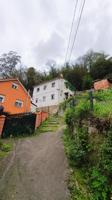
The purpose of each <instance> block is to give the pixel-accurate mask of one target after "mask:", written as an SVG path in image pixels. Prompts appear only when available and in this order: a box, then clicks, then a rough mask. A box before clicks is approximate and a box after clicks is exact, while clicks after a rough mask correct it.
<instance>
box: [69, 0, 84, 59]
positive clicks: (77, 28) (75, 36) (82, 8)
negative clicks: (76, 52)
mask: <svg viewBox="0 0 112 200" xmlns="http://www.w3.org/2000/svg"><path fill="white" fill-rule="evenodd" d="M85 2H86V0H84V1H83V4H82V7H81V12H80V16H79V21H78V24H77V27H76V32H75V35H74V40H73V44H72V47H71V51H70V56H69V59H68V62H70V60H71V56H72V52H73V48H74V45H75V42H76V38H77V34H78V30H79V26H80V22H81V18H82V14H83V10H84V6H85Z"/></svg>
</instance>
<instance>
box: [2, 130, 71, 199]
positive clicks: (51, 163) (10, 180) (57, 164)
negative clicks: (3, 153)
mask: <svg viewBox="0 0 112 200" xmlns="http://www.w3.org/2000/svg"><path fill="white" fill-rule="evenodd" d="M61 136H62V130H59V131H57V132H56V133H44V134H41V135H40V136H35V137H32V138H26V139H20V140H18V141H17V142H16V145H15V150H14V152H13V153H12V155H11V156H10V159H8V163H7V166H4V167H5V168H4V170H2V171H3V172H2V175H1V174H0V175H1V177H0V178H1V179H0V200H68V199H69V192H68V189H67V181H66V180H67V176H68V175H67V174H68V170H67V169H68V164H67V159H66V156H65V154H64V147H63V144H62V141H61ZM2 167H3V166H2Z"/></svg>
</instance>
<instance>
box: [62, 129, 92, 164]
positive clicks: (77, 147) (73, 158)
mask: <svg viewBox="0 0 112 200" xmlns="http://www.w3.org/2000/svg"><path fill="white" fill-rule="evenodd" d="M64 142H65V147H66V148H65V150H66V153H67V156H68V158H69V160H70V163H71V165H72V166H78V167H82V165H85V164H86V163H87V158H88V153H89V151H90V146H89V145H88V132H87V130H86V129H79V128H78V129H77V130H76V132H75V134H74V137H73V138H71V137H70V136H69V131H65V136H64Z"/></svg>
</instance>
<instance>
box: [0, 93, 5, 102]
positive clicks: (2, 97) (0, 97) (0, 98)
mask: <svg viewBox="0 0 112 200" xmlns="http://www.w3.org/2000/svg"><path fill="white" fill-rule="evenodd" d="M4 98H5V97H4V96H2V95H0V103H3V102H4Z"/></svg>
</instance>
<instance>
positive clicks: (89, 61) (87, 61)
mask: <svg viewBox="0 0 112 200" xmlns="http://www.w3.org/2000/svg"><path fill="white" fill-rule="evenodd" d="M107 57H108V55H107V54H105V53H104V52H94V51H92V50H89V51H88V52H87V53H86V54H85V55H84V56H81V57H79V58H78V59H77V62H78V64H79V65H80V66H82V67H84V68H85V69H87V70H88V72H90V71H91V68H92V66H93V65H94V64H95V63H96V62H97V60H98V59H106V58H107Z"/></svg>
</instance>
